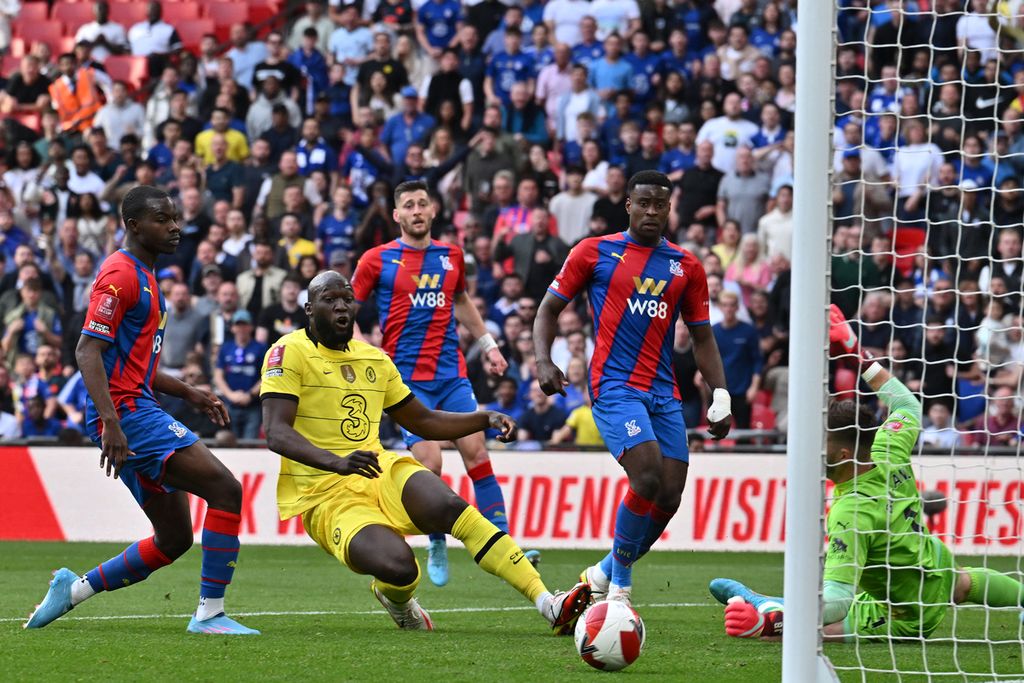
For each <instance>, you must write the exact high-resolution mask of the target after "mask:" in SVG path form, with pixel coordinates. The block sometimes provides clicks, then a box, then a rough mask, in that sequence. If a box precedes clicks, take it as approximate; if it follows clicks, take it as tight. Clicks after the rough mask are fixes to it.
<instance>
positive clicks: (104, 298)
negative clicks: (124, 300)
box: [96, 294, 120, 320]
mask: <svg viewBox="0 0 1024 683" xmlns="http://www.w3.org/2000/svg"><path fill="white" fill-rule="evenodd" d="M118 303H120V299H118V298H117V297H116V296H113V295H111V294H101V295H100V301H99V303H98V304H96V315H98V316H100V317H101V318H106V319H107V320H113V319H114V313H115V312H116V311H117V305H118Z"/></svg>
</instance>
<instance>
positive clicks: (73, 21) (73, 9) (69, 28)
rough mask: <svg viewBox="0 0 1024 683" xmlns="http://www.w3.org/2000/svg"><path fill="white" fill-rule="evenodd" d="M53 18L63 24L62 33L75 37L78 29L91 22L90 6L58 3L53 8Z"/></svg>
mask: <svg viewBox="0 0 1024 683" xmlns="http://www.w3.org/2000/svg"><path fill="white" fill-rule="evenodd" d="M53 18H54V19H56V20H57V21H59V22H60V23H62V24H64V32H65V33H66V34H68V35H69V36H73V35H75V33H76V32H77V31H78V29H79V27H80V26H82V25H83V24H88V23H89V22H90V21H92V20H93V9H92V4H91V3H87V2H67V0H64V2H58V3H57V4H56V5H54V6H53Z"/></svg>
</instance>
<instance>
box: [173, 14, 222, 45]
mask: <svg viewBox="0 0 1024 683" xmlns="http://www.w3.org/2000/svg"><path fill="white" fill-rule="evenodd" d="M174 28H176V29H177V30H178V35H179V36H181V42H182V43H184V45H185V47H186V48H187V49H189V50H192V51H196V50H198V49H199V43H200V42H202V40H203V36H205V35H206V34H208V33H214V25H213V20H212V19H189V20H186V21H179V22H178V23H177V24H175V25H174Z"/></svg>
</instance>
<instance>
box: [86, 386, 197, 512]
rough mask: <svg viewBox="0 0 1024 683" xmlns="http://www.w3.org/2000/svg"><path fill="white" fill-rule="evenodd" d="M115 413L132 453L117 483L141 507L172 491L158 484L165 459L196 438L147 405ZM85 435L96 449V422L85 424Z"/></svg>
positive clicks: (152, 405) (186, 428) (182, 426)
mask: <svg viewBox="0 0 1024 683" xmlns="http://www.w3.org/2000/svg"><path fill="white" fill-rule="evenodd" d="M119 412H120V413H121V431H123V432H124V435H125V437H127V439H128V450H130V451H132V453H134V455H130V456H128V459H127V460H126V461H125V463H124V466H123V467H122V468H121V475H120V479H121V481H123V482H124V485H125V486H127V487H128V490H129V491H131V492H132V495H133V496H135V500H136V502H138V504H139V505H140V506H142V507H145V506H146V503H147V502H149V500H150V498H152V497H153V496H154V495H157V494H161V493H172V492H173V491H174V490H175V489H174V488H172V487H170V486H165V485H164V484H163V483H161V482H162V481H163V478H164V468H165V467H167V459H168V458H170V457H171V455H173V454H174V452H175V451H177V450H180V449H182V448H188V447H189V446H191V445H192V444H194V443H195V442H196V441H199V437H198V436H196V435H195V434H194V433H192V430H190V429H189V428H188V427H186V426H185V425H183V424H181V423H180V422H178V421H177V420H175V419H174V418H173V417H171V416H170V415H168V414H167V413H165V412H164V411H163V410H162V409H161V408H160V406H159V405H157V404H155V403H151V402H149V401H137V402H136V404H135V410H128V409H127V408H122V409H121V410H120V411H119ZM88 431H89V438H90V439H92V442H93V443H94V444H96V445H97V446H100V445H101V441H100V434H99V419H97V418H93V419H92V420H90V421H89V424H88Z"/></svg>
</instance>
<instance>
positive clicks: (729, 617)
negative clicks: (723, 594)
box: [725, 595, 782, 638]
mask: <svg viewBox="0 0 1024 683" xmlns="http://www.w3.org/2000/svg"><path fill="white" fill-rule="evenodd" d="M725 632H726V633H727V634H729V635H730V636H732V637H733V638H771V637H773V636H781V635H782V610H774V611H769V612H765V613H764V614H761V613H760V612H758V611H757V609H756V608H755V607H754V606H753V605H751V604H750V603H749V602H747V601H746V600H744V599H743V598H741V597H740V596H738V595H736V596H733V597H731V598H729V603H728V604H727V605H726V606H725Z"/></svg>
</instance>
